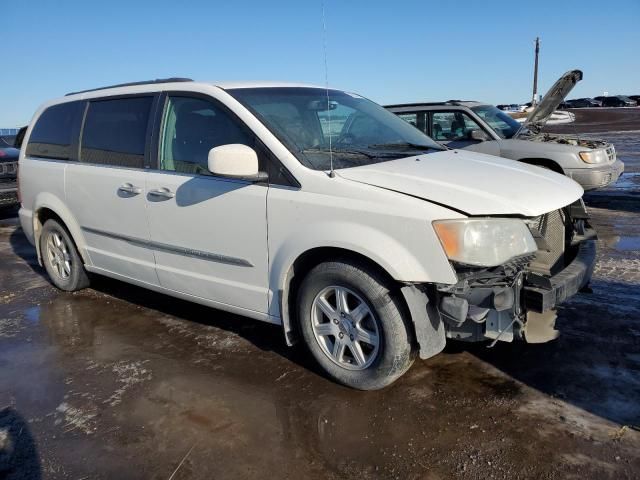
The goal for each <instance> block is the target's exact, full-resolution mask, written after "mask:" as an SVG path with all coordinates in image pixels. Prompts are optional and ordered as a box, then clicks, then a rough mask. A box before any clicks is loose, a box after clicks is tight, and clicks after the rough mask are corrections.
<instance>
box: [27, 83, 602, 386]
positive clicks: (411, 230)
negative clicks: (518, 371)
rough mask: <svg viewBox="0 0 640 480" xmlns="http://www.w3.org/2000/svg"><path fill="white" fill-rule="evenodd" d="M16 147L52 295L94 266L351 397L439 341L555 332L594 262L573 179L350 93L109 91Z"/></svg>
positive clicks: (42, 114) (208, 88)
mask: <svg viewBox="0 0 640 480" xmlns="http://www.w3.org/2000/svg"><path fill="white" fill-rule="evenodd" d="M23 145H24V147H23V148H22V150H21V153H20V160H19V180H20V182H19V185H20V195H21V209H20V221H21V224H22V228H23V230H24V232H25V234H26V235H27V237H28V238H29V240H30V241H31V243H33V244H34V245H35V247H36V249H37V252H38V258H39V260H40V262H41V263H42V265H44V267H45V268H46V270H47V273H48V274H49V276H50V278H51V281H52V282H53V283H54V284H55V285H56V286H57V287H59V288H60V289H62V290H66V291H74V290H78V289H80V288H83V287H86V286H87V285H89V279H90V277H89V276H88V273H93V274H101V275H106V276H109V277H113V278H116V279H119V280H123V281H125V282H130V283H133V284H136V285H140V286H143V287H146V288H149V289H152V290H156V291H159V292H164V293H167V294H169V295H174V296H176V297H180V298H184V299H187V300H191V301H194V302H198V303H201V304H204V305H209V306H211V307H215V308H217V309H221V310H226V311H229V312H234V313H238V314H241V315H245V316H247V317H251V318H254V319H258V320H264V321H267V322H271V323H274V324H278V325H281V326H282V329H283V332H284V338H285V341H286V342H287V343H288V344H289V345H291V344H293V343H295V342H296V341H298V340H301V341H303V342H304V344H305V345H306V346H307V348H308V349H309V351H310V353H311V354H312V355H313V357H314V358H315V359H316V360H317V361H318V363H319V364H320V365H321V366H322V368H323V369H324V370H325V371H326V372H327V373H328V374H329V375H330V376H331V377H332V378H334V379H335V380H337V381H338V382H341V383H343V384H345V385H349V386H351V387H354V388H359V389H365V390H370V389H377V388H381V387H384V386H386V385H388V384H390V383H391V382H393V381H394V380H395V379H397V378H398V377H399V376H401V375H402V374H403V373H404V372H405V371H406V370H407V369H408V368H409V366H410V365H411V363H412V362H413V360H414V358H415V357H416V355H419V356H420V357H421V358H428V357H430V356H433V355H435V354H436V353H438V352H440V351H441V350H442V349H443V348H444V346H445V343H446V340H447V339H459V340H465V341H492V342H496V341H498V340H500V341H513V340H525V341H528V342H543V341H548V340H550V339H552V338H555V337H556V336H557V331H556V330H555V329H554V323H555V307H556V305H558V304H559V303H560V302H562V301H563V300H565V299H566V298H568V297H570V296H572V295H574V294H576V293H577V292H578V291H579V290H580V289H582V288H583V287H584V286H585V285H586V284H587V283H588V281H589V279H590V276H591V272H592V269H593V264H594V259H595V241H594V237H595V235H594V232H593V230H592V229H591V227H590V225H589V219H588V215H587V213H586V211H585V209H584V206H583V204H582V202H581V196H582V193H583V191H582V188H581V187H580V186H579V185H578V184H577V183H575V182H574V181H573V180H571V179H569V178H567V177H565V176H562V175H559V174H557V173H554V172H551V171H547V170H543V169H540V168H538V167H534V166H529V165H525V164H518V163H514V162H513V161H511V160H506V159H501V158H497V157H493V156H489V155H484V154H480V153H475V152H467V151H458V150H449V149H447V148H446V147H443V146H442V145H440V144H438V143H436V142H434V141H433V140H431V139H430V138H429V137H428V136H426V135H424V134H423V133H421V132H420V131H418V130H417V129H416V128H414V127H413V126H411V125H409V124H408V123H406V122H405V121H403V120H402V119H400V118H398V117H397V116H396V115H394V114H393V113H391V112H389V111H387V110H385V109H384V108H382V107H381V106H379V105H377V104H375V103H373V102H371V101H369V100H367V99H365V98H363V97H361V96H359V95H356V94H354V93H350V92H344V91H339V90H333V89H325V88H321V87H314V86H306V85H293V84H269V83H251V84H249V83H200V82H193V81H190V80H187V79H167V80H155V81H149V82H138V83H135V84H126V85H117V86H114V87H106V88H101V89H95V90H88V91H84V92H77V93H73V94H69V95H67V96H65V97H63V98H60V99H57V100H54V101H51V102H48V103H46V104H44V105H43V106H42V107H40V108H39V109H38V111H37V112H36V114H35V116H34V118H33V120H32V122H31V123H30V125H29V128H28V131H27V133H26V136H25V140H24V143H23ZM212 315H215V313H214V312H213V311H212Z"/></svg>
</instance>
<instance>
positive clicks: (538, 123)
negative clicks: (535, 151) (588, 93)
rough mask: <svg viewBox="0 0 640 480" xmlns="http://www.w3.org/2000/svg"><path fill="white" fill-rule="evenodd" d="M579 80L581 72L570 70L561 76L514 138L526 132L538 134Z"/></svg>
mask: <svg viewBox="0 0 640 480" xmlns="http://www.w3.org/2000/svg"><path fill="white" fill-rule="evenodd" d="M580 80H582V71H581V70H570V71H568V72H567V73H565V74H564V75H562V76H561V77H560V78H559V79H558V80H557V81H556V83H554V84H553V86H552V87H551V88H550V89H549V91H548V92H547V93H546V94H545V95H544V97H542V100H541V101H540V103H539V104H538V106H537V107H536V108H534V109H533V111H532V112H531V113H530V114H529V116H528V117H527V119H526V120H525V121H524V123H523V124H522V128H521V129H520V131H519V132H518V133H517V134H516V135H515V137H514V138H516V137H518V135H519V134H520V132H522V131H526V130H530V131H532V132H534V133H538V132H540V130H542V127H544V125H545V124H546V123H547V120H549V117H550V116H551V114H552V113H553V112H554V111H555V110H556V109H557V108H558V105H560V104H561V103H562V102H563V100H564V99H565V98H566V97H567V95H569V92H570V91H571V90H573V87H575V85H576V83H578V82H579V81H580Z"/></svg>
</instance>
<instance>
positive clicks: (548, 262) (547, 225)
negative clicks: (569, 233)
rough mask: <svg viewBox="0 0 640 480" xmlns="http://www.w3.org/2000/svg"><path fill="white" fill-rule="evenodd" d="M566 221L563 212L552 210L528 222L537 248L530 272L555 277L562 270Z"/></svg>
mask: <svg viewBox="0 0 640 480" xmlns="http://www.w3.org/2000/svg"><path fill="white" fill-rule="evenodd" d="M566 221H567V216H566V214H565V212H564V211H563V210H554V211H552V212H549V213H545V214H544V215H540V216H539V217H536V218H534V219H533V220H530V221H529V222H528V224H529V229H530V230H531V233H532V234H533V236H534V238H535V239H536V242H537V243H538V247H539V250H538V251H537V252H536V256H535V258H534V259H533V261H532V262H531V264H530V265H529V269H530V270H532V271H535V272H539V273H543V274H546V275H555V274H556V273H558V272H559V271H560V270H562V269H563V268H564V253H565V243H566Z"/></svg>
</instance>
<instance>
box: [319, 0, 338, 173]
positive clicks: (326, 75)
mask: <svg viewBox="0 0 640 480" xmlns="http://www.w3.org/2000/svg"><path fill="white" fill-rule="evenodd" d="M321 4H322V49H323V51H324V86H325V90H326V92H327V121H328V123H329V125H328V132H329V164H330V171H329V176H330V177H331V178H333V177H335V176H336V174H335V172H334V171H333V145H332V143H331V140H332V139H331V133H332V132H331V103H330V101H329V67H328V63H327V22H326V20H325V14H324V0H322V1H321Z"/></svg>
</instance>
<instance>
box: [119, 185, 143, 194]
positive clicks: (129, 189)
mask: <svg viewBox="0 0 640 480" xmlns="http://www.w3.org/2000/svg"><path fill="white" fill-rule="evenodd" d="M118 191H119V192H124V193H130V194H131V195H138V194H139V193H142V189H141V188H140V187H136V186H135V185H132V184H131V183H128V182H127V183H123V184H122V185H120V186H119V187H118Z"/></svg>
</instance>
